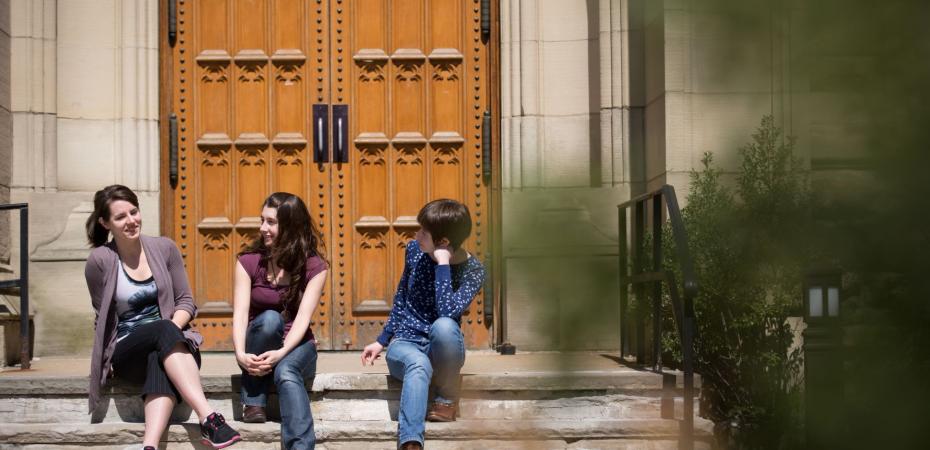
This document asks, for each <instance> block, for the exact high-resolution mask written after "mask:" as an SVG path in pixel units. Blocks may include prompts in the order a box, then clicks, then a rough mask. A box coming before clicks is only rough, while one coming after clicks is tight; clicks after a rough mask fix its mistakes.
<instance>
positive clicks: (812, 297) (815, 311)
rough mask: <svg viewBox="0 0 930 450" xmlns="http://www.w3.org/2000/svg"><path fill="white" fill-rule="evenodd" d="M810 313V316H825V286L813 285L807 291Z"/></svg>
mask: <svg viewBox="0 0 930 450" xmlns="http://www.w3.org/2000/svg"><path fill="white" fill-rule="evenodd" d="M807 303H808V306H807V307H808V308H809V309H808V314H809V315H810V317H823V288H822V287H819V286H818V287H812V288H809V289H808V291H807Z"/></svg>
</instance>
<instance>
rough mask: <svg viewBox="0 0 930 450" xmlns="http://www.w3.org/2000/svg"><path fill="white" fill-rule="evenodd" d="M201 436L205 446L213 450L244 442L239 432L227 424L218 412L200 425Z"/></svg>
mask: <svg viewBox="0 0 930 450" xmlns="http://www.w3.org/2000/svg"><path fill="white" fill-rule="evenodd" d="M200 436H201V437H202V438H203V443H204V445H209V446H211V447H213V448H226V447H229V446H230V445H233V444H235V443H236V442H239V441H241V440H242V436H240V435H239V432H238V431H236V430H234V429H232V427H231V426H229V425H228V424H226V419H225V418H223V415H222V414H220V413H216V412H215V413H213V414H210V415H209V416H207V420H205V421H204V422H203V423H202V424H200Z"/></svg>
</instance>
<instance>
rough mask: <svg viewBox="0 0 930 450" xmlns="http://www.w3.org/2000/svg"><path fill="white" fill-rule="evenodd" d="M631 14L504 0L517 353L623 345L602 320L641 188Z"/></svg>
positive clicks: (512, 323) (509, 330) (505, 169)
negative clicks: (631, 202) (626, 214)
mask: <svg viewBox="0 0 930 450" xmlns="http://www.w3.org/2000/svg"><path fill="white" fill-rule="evenodd" d="M634 8H635V6H634ZM634 13H635V11H634ZM628 14H629V2H627V1H626V0H622V1H621V0H572V1H564V0H539V1H530V0H504V1H502V2H501V24H502V25H501V26H502V30H501V36H502V38H501V86H502V93H501V98H502V105H501V111H502V118H501V120H502V124H501V133H502V136H501V146H502V147H501V155H502V161H501V166H502V184H503V196H502V197H503V198H502V201H503V205H502V212H503V216H502V226H503V236H502V237H501V238H502V247H503V248H502V251H503V255H502V256H503V258H504V264H503V265H504V268H503V277H504V279H503V284H504V299H505V302H506V308H505V311H504V317H503V319H504V321H505V327H506V333H505V334H506V335H505V339H506V340H508V341H510V342H512V343H513V344H515V345H516V346H517V347H518V348H522V349H527V350H529V349H552V348H596V349H601V348H610V347H612V346H615V345H616V342H617V341H618V340H619V338H618V336H619V327H618V324H619V318H618V315H617V314H614V313H609V314H604V310H607V311H611V310H612V308H613V309H616V308H614V305H613V304H614V299H616V298H617V292H616V283H615V282H614V281H612V278H611V277H610V274H615V273H616V272H617V267H616V256H615V255H616V249H617V241H616V239H617V219H616V216H617V214H616V205H617V204H618V203H620V202H622V201H624V200H625V199H627V198H629V195H630V191H631V190H634V191H635V190H639V189H640V188H639V187H637V185H638V184H639V185H641V182H642V176H641V170H640V169H639V167H641V161H642V150H643V149H642V132H641V130H642V126H641V123H642V108H641V107H638V106H637V105H635V104H634V103H633V99H631V96H630V92H631V85H635V84H636V83H638V82H641V80H640V79H638V78H637V77H636V76H635V74H634V75H633V76H632V78H631V73H630V71H629V67H630V66H631V65H635V64H636V58H637V56H636V55H631V54H630V41H631V39H632V40H633V41H635V40H636V37H637V33H638V31H637V30H634V29H631V28H630V27H629V26H628V23H629V21H628V20H627V16H628ZM631 35H632V36H633V37H632V38H631ZM544 281H545V282H544ZM585 330H586V331H588V333H583V332H582V331H585Z"/></svg>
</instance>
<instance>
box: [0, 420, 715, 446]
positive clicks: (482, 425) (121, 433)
mask: <svg viewBox="0 0 930 450" xmlns="http://www.w3.org/2000/svg"><path fill="white" fill-rule="evenodd" d="M231 424H232V425H233V427H234V428H236V429H237V430H238V431H239V432H241V433H242V435H243V439H244V440H246V441H251V442H277V440H278V435H279V425H278V424H277V423H273V422H269V423H264V424H245V423H239V422H233V423H231ZM143 428H144V425H143V424H126V423H112V424H111V423H105V424H96V425H86V424H71V423H63V424H56V425H55V426H54V427H49V426H48V425H47V424H15V425H7V426H4V427H3V429H0V442H2V443H4V445H10V444H20V445H25V444H42V443H47V444H85V445H86V444H94V443H109V444H132V443H135V442H138V439H140V438H141V436H142V432H143ZM314 428H315V431H316V434H317V440H318V441H320V442H328V441H356V440H367V441H389V442H390V441H393V440H394V439H395V436H396V432H397V424H396V422H388V421H364V422H345V421H339V422H328V421H323V420H319V421H316V422H315V424H314ZM695 428H696V433H698V435H699V436H702V437H704V438H707V437H708V436H710V433H711V428H712V427H711V426H710V424H709V423H708V422H706V421H703V420H702V421H697V423H696V425H695ZM677 433H678V423H677V422H675V421H670V420H639V419H637V420H586V421H520V420H514V421H508V422H507V426H506V427H501V426H500V422H499V421H476V420H459V421H457V422H451V423H427V426H426V439H427V440H433V439H436V440H463V441H467V440H473V439H482V440H549V439H562V440H576V439H586V440H593V439H662V438H665V439H670V438H673V437H674V436H676V435H677ZM195 438H197V439H198V440H199V429H198V427H197V424H196V423H193V422H187V423H183V424H174V425H170V426H169V427H168V431H167V433H166V434H165V436H164V437H163V439H164V440H166V441H168V442H188V441H190V440H192V439H195ZM0 448H6V447H0Z"/></svg>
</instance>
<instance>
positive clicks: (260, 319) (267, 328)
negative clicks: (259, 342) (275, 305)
mask: <svg viewBox="0 0 930 450" xmlns="http://www.w3.org/2000/svg"><path fill="white" fill-rule="evenodd" d="M249 331H250V332H260V333H267V334H271V333H276V332H280V331H284V318H283V317H281V313H279V312H277V311H274V310H270V309H269V310H267V311H265V312H263V313H261V314H259V315H257V316H255V318H253V319H252V321H251V322H249Z"/></svg>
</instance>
